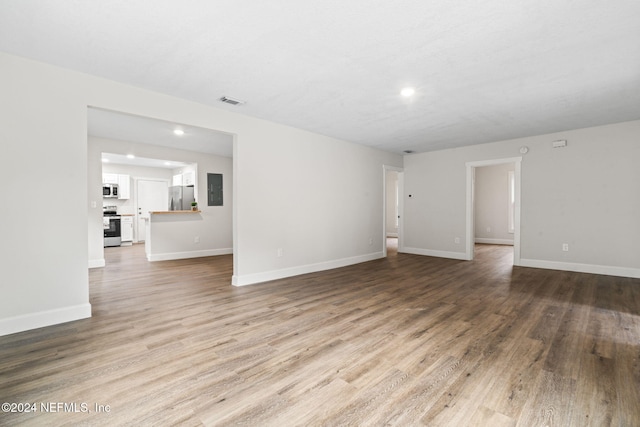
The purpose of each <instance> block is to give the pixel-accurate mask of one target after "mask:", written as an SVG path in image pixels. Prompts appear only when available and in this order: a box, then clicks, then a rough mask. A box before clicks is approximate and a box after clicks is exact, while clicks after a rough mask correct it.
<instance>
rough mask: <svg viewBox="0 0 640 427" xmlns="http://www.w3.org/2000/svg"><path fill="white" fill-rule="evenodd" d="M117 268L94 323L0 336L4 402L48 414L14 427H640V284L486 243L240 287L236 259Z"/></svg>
mask: <svg viewBox="0 0 640 427" xmlns="http://www.w3.org/2000/svg"><path fill="white" fill-rule="evenodd" d="M105 255H106V257H107V267H106V268H103V269H93V270H91V272H90V282H91V289H90V295H91V304H92V306H93V317H92V318H91V319H85V320H80V321H76V322H70V323H67V324H63V325H57V326H53V327H48V328H43V329H39V330H34V331H28V332H23V333H19V334H14V335H10V336H5V337H0V396H1V397H0V402H15V403H27V402H30V403H34V402H35V403H36V404H37V405H38V408H37V409H38V412H36V413H25V414H11V413H9V414H7V413H0V425H3V426H5V425H23V424H24V425H34V426H42V425H56V426H57V425H67V424H68V425H78V424H83V423H84V424H86V425H105V426H117V425H132V426H133V425H135V426H143V425H153V426H161V425H186V426H197V425H207V426H209V425H212V426H213V425H224V426H228V425H249V426H270V425H272V426H298V425H299V426H309V425H311V426H313V425H318V426H320V425H322V426H341V425H354V426H382V425H397V426H417V425H428V426H493V427H495V426H609V425H612V426H640V361H639V359H640V280H635V279H625V278H616V277H610V276H595V275H589V274H579V273H569V272H559V271H550V270H537V269H528V268H514V267H512V266H511V263H512V254H511V248H510V247H506V246H487V245H479V246H478V247H477V258H476V260H475V261H472V262H465V261H455V260H447V259H437V258H430V257H424V256H416V255H408V254H399V255H398V254H396V252H395V251H394V250H393V249H391V250H390V251H389V257H388V258H387V259H382V260H377V261H372V262H368V263H364V264H359V265H355V266H351V267H346V268H341V269H337V270H332V271H327V272H322V273H316V274H310V275H306V276H302V277H295V278H291V279H286V280H279V281H275V282H271V283H268V284H261V285H255V286H247V287H242V288H235V287H232V286H230V279H231V268H232V259H231V257H230V256H221V257H212V258H200V259H195V260H181V261H163V262H154V263H148V262H147V261H146V260H145V258H144V253H143V248H142V247H141V246H133V247H128V248H125V247H123V248H107V249H106V250H105ZM41 402H53V403H54V404H55V403H58V402H60V403H62V404H64V403H67V404H70V403H75V404H76V405H77V407H75V408H74V407H72V406H68V407H67V408H66V409H67V412H65V408H64V406H61V407H58V406H56V405H53V408H54V409H56V408H57V409H58V410H61V412H56V413H43V412H42V408H41V407H40V406H39V405H40V403H41ZM83 404H86V406H83ZM96 404H98V405H105V406H104V407H103V408H104V409H103V411H102V412H96V409H95V408H96V407H95V405H96ZM106 405H109V412H106ZM45 407H46V405H45ZM72 409H75V410H76V411H77V412H69V411H70V410H72ZM85 409H86V410H87V412H83V411H84V410H85Z"/></svg>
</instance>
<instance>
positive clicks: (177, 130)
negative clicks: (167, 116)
mask: <svg viewBox="0 0 640 427" xmlns="http://www.w3.org/2000/svg"><path fill="white" fill-rule="evenodd" d="M173 133H175V134H176V135H178V136H182V135H184V131H183V130H182V129H174V131H173Z"/></svg>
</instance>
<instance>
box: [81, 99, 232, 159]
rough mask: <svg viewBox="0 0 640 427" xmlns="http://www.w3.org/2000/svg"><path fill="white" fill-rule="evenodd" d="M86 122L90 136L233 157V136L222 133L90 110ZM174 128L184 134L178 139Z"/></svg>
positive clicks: (100, 110)
mask: <svg viewBox="0 0 640 427" xmlns="http://www.w3.org/2000/svg"><path fill="white" fill-rule="evenodd" d="M87 121H88V123H87V128H88V129H87V131H88V133H89V135H91V136H97V137H100V138H108V139H117V140H120V141H131V142H141V143H143V144H152V145H161V146H164V147H171V148H179V149H181V150H189V151H196V152H200V153H208V154H214V155H217V156H223V157H232V156H233V135H230V134H227V133H223V132H217V131H213V130H210V129H204V128H200V127H196V126H187V125H183V124H176V123H171V122H166V121H163V120H157V119H151V118H148V117H140V116H134V115H131V114H124V113H118V112H113V111H107V110H103V109H100V108H89V109H88V113H87ZM175 129H180V130H182V131H184V135H181V136H177V135H176V134H175V133H173V131H174V130H175ZM129 163H130V162H129ZM142 166H144V165H142Z"/></svg>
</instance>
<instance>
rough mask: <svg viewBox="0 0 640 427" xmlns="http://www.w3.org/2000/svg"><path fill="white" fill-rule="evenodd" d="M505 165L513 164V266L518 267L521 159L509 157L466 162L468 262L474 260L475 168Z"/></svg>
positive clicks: (466, 252)
mask: <svg viewBox="0 0 640 427" xmlns="http://www.w3.org/2000/svg"><path fill="white" fill-rule="evenodd" d="M505 163H514V164H515V181H516V182H515V221H514V230H513V265H520V202H521V199H522V197H521V194H520V193H521V169H522V167H521V166H522V165H521V164H522V157H509V158H504V159H493V160H480V161H475V162H466V163H465V165H466V167H467V207H466V212H467V218H466V220H467V224H466V237H467V239H466V244H465V259H466V260H468V261H471V260H473V258H474V255H475V254H474V246H475V191H476V189H475V175H476V168H479V167H483V166H494V165H502V164H505Z"/></svg>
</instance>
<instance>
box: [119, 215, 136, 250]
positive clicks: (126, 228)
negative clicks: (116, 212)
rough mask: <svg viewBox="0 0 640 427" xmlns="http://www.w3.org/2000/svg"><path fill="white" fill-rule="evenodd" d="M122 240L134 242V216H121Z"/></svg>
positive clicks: (125, 242)
mask: <svg viewBox="0 0 640 427" xmlns="http://www.w3.org/2000/svg"><path fill="white" fill-rule="evenodd" d="M120 240H121V241H122V243H123V244H130V243H132V242H133V216H129V215H127V216H122V217H120ZM125 246H126V245H125Z"/></svg>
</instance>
